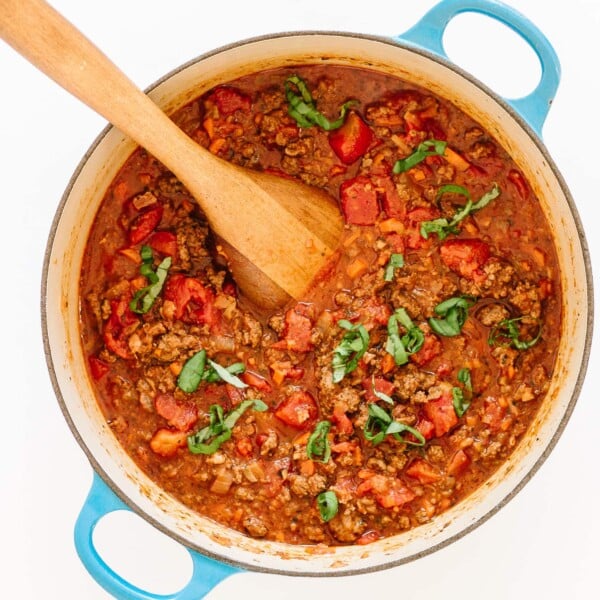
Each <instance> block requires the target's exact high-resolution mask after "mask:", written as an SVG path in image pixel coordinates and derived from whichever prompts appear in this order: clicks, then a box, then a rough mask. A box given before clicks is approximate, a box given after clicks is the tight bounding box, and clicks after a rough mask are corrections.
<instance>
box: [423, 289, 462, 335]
mask: <svg viewBox="0 0 600 600" xmlns="http://www.w3.org/2000/svg"><path fill="white" fill-rule="evenodd" d="M472 305H473V298H471V297H469V296H456V297H452V298H448V300H444V302H441V303H440V304H438V305H437V306H436V307H435V308H434V309H433V310H434V311H435V313H436V314H437V315H440V316H441V317H442V318H441V319H436V318H435V317H431V318H430V319H429V326H430V327H431V329H433V331H434V332H435V333H437V334H439V335H443V336H446V337H452V336H455V335H458V334H459V333H460V332H461V331H462V328H463V325H464V324H465V322H466V320H467V316H468V315H469V308H470V307H471V306H472Z"/></svg>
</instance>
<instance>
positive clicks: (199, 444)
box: [187, 400, 267, 454]
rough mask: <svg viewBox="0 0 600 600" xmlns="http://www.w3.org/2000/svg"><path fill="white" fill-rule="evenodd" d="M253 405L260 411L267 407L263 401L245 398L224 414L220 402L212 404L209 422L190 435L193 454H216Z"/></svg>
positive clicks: (189, 442) (189, 441)
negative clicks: (239, 420)
mask: <svg viewBox="0 0 600 600" xmlns="http://www.w3.org/2000/svg"><path fill="white" fill-rule="evenodd" d="M251 406H253V407H254V410H258V411H263V410H265V409H266V408H267V406H266V404H265V403H264V402H262V401H259V400H244V401H243V402H240V403H239V404H238V406H237V407H236V408H235V409H234V410H232V411H231V412H229V413H228V414H227V415H224V414H223V408H222V407H221V406H220V405H219V404H212V405H211V406H210V408H209V414H210V422H209V424H208V425H207V426H206V427H203V428H202V429H200V430H199V431H197V432H196V433H194V434H192V435H189V436H188V438H187V445H188V450H189V451H190V452H191V453H192V454H214V453H215V452H216V451H217V450H218V449H219V448H220V447H221V445H222V444H223V443H225V442H226V441H227V440H229V439H230V438H231V434H232V430H233V427H234V426H235V424H236V423H237V421H238V419H239V418H240V417H241V416H242V415H243V414H244V413H245V412H246V410H248V408H250V407H251Z"/></svg>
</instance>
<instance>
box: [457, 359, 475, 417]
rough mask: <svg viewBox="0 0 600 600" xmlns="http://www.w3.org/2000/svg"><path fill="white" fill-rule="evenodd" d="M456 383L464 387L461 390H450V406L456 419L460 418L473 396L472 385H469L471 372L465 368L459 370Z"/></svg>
mask: <svg viewBox="0 0 600 600" xmlns="http://www.w3.org/2000/svg"><path fill="white" fill-rule="evenodd" d="M457 378H458V381H460V383H462V384H463V385H464V387H465V389H464V390H462V389H461V388H459V387H453V388H452V405H453V406H454V412H455V413H456V416H457V417H462V416H463V415H464V414H465V411H466V410H467V408H469V406H471V398H472V396H473V384H472V383H471V371H470V370H469V369H467V368H464V369H461V370H460V371H459V372H458V375H457Z"/></svg>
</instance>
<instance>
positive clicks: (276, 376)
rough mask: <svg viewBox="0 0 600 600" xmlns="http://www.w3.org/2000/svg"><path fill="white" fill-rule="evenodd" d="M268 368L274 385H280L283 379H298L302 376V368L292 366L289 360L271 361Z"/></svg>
mask: <svg viewBox="0 0 600 600" xmlns="http://www.w3.org/2000/svg"><path fill="white" fill-rule="evenodd" d="M269 369H271V377H272V379H273V383H275V385H281V384H282V383H283V381H284V379H291V380H292V381H300V379H302V377H304V369H303V368H302V367H295V366H293V365H292V363H291V361H289V360H282V361H275V362H272V363H271V364H270V365H269Z"/></svg>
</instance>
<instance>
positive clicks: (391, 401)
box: [371, 375, 394, 404]
mask: <svg viewBox="0 0 600 600" xmlns="http://www.w3.org/2000/svg"><path fill="white" fill-rule="evenodd" d="M371 389H372V391H373V394H374V395H375V396H376V397H377V398H379V399H380V400H383V401H384V402H387V403H388V404H394V399H393V398H391V397H390V396H388V395H387V394H384V393H383V392H380V391H379V390H377V389H376V388H375V375H373V377H372V378H371Z"/></svg>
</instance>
